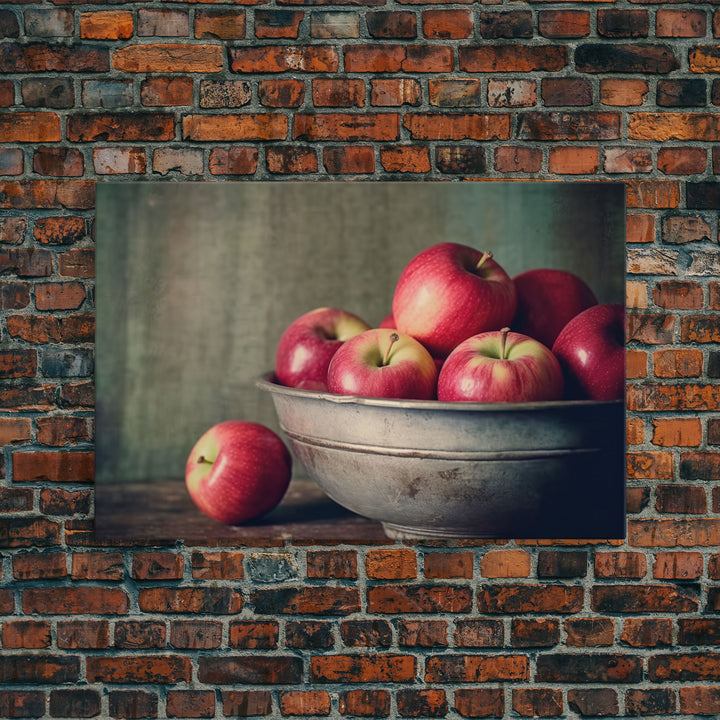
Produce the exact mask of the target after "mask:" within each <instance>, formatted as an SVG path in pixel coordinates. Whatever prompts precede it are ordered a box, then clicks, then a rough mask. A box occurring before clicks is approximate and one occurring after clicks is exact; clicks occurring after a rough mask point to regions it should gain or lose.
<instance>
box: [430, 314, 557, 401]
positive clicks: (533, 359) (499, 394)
mask: <svg viewBox="0 0 720 720" xmlns="http://www.w3.org/2000/svg"><path fill="white" fill-rule="evenodd" d="M562 394H563V377H562V370H561V369H560V365H559V363H558V361H557V360H556V359H555V356H554V355H553V354H552V353H551V352H550V350H548V348H547V347H545V345H543V344H542V343H539V342H538V341H537V340H534V339H533V338H530V337H528V336H527V335H521V334H520V333H515V332H509V330H508V328H503V329H502V330H496V331H491V332H486V333H480V334H479V335H474V336H473V337H471V338H468V339H467V340H464V341H463V342H462V343H460V345H458V346H457V347H456V348H455V350H453V351H452V352H451V353H450V355H448V357H447V359H446V360H445V364H444V365H443V367H442V370H441V371H440V377H439V378H438V400H446V401H458V400H459V401H474V402H534V401H540V400H560V399H561V398H562Z"/></svg>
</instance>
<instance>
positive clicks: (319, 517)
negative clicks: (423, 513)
mask: <svg viewBox="0 0 720 720" xmlns="http://www.w3.org/2000/svg"><path fill="white" fill-rule="evenodd" d="M94 534H95V537H96V538H98V539H100V540H103V541H117V542H118V544H124V543H127V542H128V541H129V542H131V543H132V544H145V543H152V542H161V541H162V542H174V541H176V540H184V541H185V542H186V543H188V544H193V545H212V546H219V545H254V546H260V545H263V546H267V545H283V544H285V542H286V541H288V540H289V541H292V542H294V543H296V544H311V543H319V544H339V543H344V542H349V543H362V542H369V543H373V544H377V543H378V542H381V543H384V542H393V541H391V540H389V539H388V538H387V536H386V535H385V533H384V531H383V529H382V525H381V524H380V523H378V522H374V521H372V520H369V519H367V518H364V517H361V516H360V515H356V514H354V513H352V512H350V511H349V510H346V509H345V508H343V507H341V506H340V505H338V504H337V503H335V502H334V501H333V500H331V499H330V498H329V497H327V495H325V493H324V492H323V491H322V490H321V489H320V488H319V487H318V486H317V485H316V484H315V483H314V482H313V481H311V480H306V479H301V478H294V479H293V480H292V482H291V483H290V486H289V488H288V491H287V493H286V494H285V497H284V498H283V500H282V502H281V503H280V505H278V506H277V507H276V508H275V509H274V510H273V511H272V512H270V513H268V514H267V515H266V516H265V517H263V518H261V519H260V520H257V521H254V522H252V523H249V524H245V525H242V526H234V527H231V526H227V525H223V524H222V523H219V522H216V521H215V520H212V519H211V518H208V517H206V516H205V515H203V514H202V513H201V512H200V511H199V510H198V509H197V508H196V507H195V505H194V504H193V502H192V501H191V500H190V496H189V495H188V492H187V490H186V488H185V482H184V480H180V479H168V480H153V481H148V482H143V483H139V482H131V483H127V482H124V483H121V482H117V483H107V482H103V483H98V484H96V486H95V531H94Z"/></svg>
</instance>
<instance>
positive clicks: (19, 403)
mask: <svg viewBox="0 0 720 720" xmlns="http://www.w3.org/2000/svg"><path fill="white" fill-rule="evenodd" d="M0 407H2V408H3V409H5V410H8V409H9V410H13V411H19V410H27V411H34V412H43V411H49V410H54V409H56V407H57V387H56V386H55V385H49V384H44V385H37V384H32V385H23V384H13V385H12V386H10V387H6V388H0Z"/></svg>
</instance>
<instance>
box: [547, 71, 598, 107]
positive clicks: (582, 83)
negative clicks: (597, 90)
mask: <svg viewBox="0 0 720 720" xmlns="http://www.w3.org/2000/svg"><path fill="white" fill-rule="evenodd" d="M541 88H542V92H541V94H542V99H543V103H544V104H545V105H546V106H547V107H554V106H560V105H564V106H569V107H582V106H586V105H592V102H593V90H592V85H591V83H590V81H589V80H587V78H573V77H568V78H544V79H543V81H542V85H541Z"/></svg>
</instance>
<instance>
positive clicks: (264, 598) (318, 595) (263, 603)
mask: <svg viewBox="0 0 720 720" xmlns="http://www.w3.org/2000/svg"><path fill="white" fill-rule="evenodd" d="M250 601H251V603H252V604H253V606H254V607H255V612H257V613H260V614H263V615H278V614H279V615H349V614H350V613H353V612H358V611H359V610H360V593H359V590H357V588H344V587H320V586H317V587H315V586H309V587H282V588H268V589H256V590H253V591H252V593H251V596H250Z"/></svg>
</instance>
